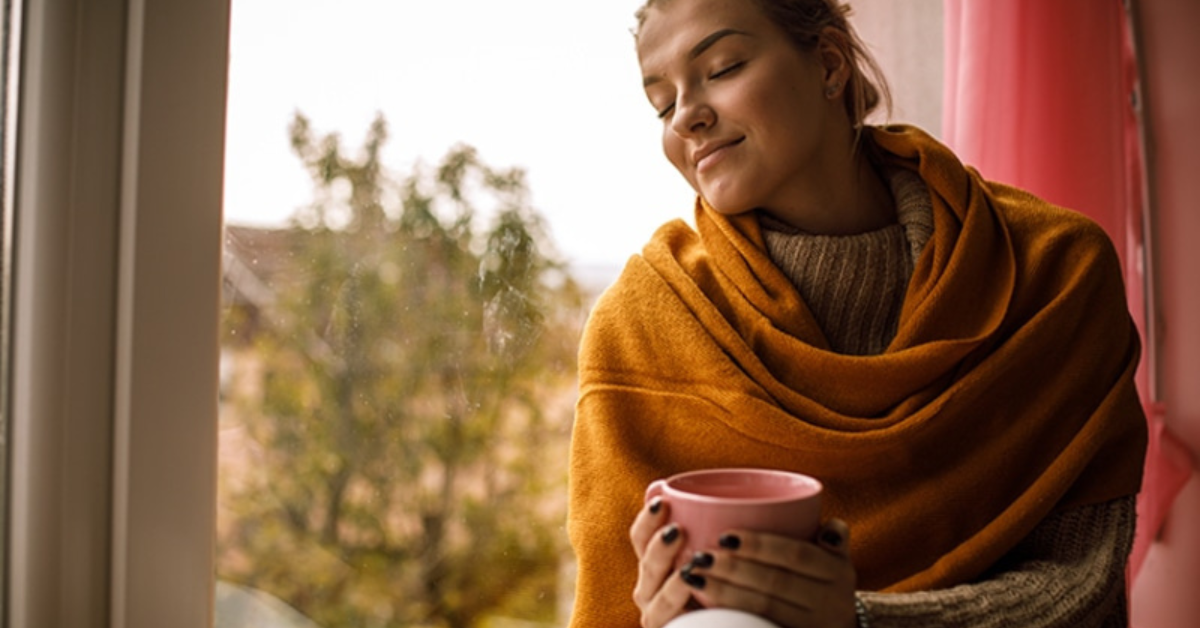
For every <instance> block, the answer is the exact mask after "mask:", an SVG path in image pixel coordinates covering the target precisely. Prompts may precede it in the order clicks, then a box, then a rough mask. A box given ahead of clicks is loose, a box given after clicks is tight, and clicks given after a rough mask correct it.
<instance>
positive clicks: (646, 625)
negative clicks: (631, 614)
mask: <svg viewBox="0 0 1200 628" xmlns="http://www.w3.org/2000/svg"><path fill="white" fill-rule="evenodd" d="M691 599H692V589H691V588H690V587H689V586H688V585H687V583H686V582H684V580H683V579H682V578H681V577H680V575H679V572H678V571H673V572H672V577H670V578H667V581H666V582H664V583H663V586H662V587H661V588H660V589H659V590H658V592H657V593H655V595H654V597H653V598H651V600H650V602H649V603H648V604H646V605H645V606H643V607H642V627H643V628H661V627H662V626H664V625H665V624H666V623H667V622H669V621H671V620H672V619H675V618H676V617H678V616H680V615H682V614H683V613H684V612H685V611H686V610H687V605H688V602H689V601H690V600H691Z"/></svg>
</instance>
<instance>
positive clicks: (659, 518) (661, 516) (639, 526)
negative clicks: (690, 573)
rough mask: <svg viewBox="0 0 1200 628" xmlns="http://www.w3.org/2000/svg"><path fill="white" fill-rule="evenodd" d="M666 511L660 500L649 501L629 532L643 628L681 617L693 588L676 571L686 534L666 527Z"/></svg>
mask: <svg viewBox="0 0 1200 628" xmlns="http://www.w3.org/2000/svg"><path fill="white" fill-rule="evenodd" d="M667 508H668V506H667V504H666V502H664V501H663V500H662V499H661V498H657V497H656V498H654V499H652V500H650V502H649V503H648V504H647V505H646V507H644V508H642V511H641V512H640V513H638V516H637V519H635V520H634V522H633V526H632V527H631V528H630V529H629V538H630V540H631V541H632V542H633V550H634V551H635V552H636V553H637V557H638V580H637V586H636V587H634V589H633V601H634V602H635V603H636V604H637V605H638V608H639V609H641V611H642V628H661V626H663V625H664V624H666V623H667V622H669V621H671V620H672V619H674V618H676V617H678V616H679V615H682V614H683V613H684V611H686V610H687V605H688V601H689V600H690V599H691V596H692V589H691V588H690V587H689V586H688V584H687V583H686V582H684V581H683V579H682V578H680V577H679V574H678V572H677V571H676V570H675V558H676V556H678V554H679V552H680V549H681V548H682V547H683V545H684V543H683V535H684V532H683V530H682V529H681V528H679V527H678V526H676V525H674V524H669V525H668V524H667Z"/></svg>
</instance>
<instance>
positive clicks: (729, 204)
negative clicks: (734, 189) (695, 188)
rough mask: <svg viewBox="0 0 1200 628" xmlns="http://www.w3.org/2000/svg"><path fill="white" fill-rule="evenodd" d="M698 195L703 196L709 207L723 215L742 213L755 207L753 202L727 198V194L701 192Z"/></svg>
mask: <svg viewBox="0 0 1200 628" xmlns="http://www.w3.org/2000/svg"><path fill="white" fill-rule="evenodd" d="M700 196H702V197H704V202H706V203H708V206H709V207H711V208H713V209H714V210H716V212H717V213H718V214H722V215H724V216H736V215H738V214H744V213H746V212H748V211H750V210H752V209H754V207H755V206H754V204H753V203H748V202H746V201H745V200H744V199H736V198H729V197H728V195H719V194H718V195H709V194H705V193H703V192H701V193H700Z"/></svg>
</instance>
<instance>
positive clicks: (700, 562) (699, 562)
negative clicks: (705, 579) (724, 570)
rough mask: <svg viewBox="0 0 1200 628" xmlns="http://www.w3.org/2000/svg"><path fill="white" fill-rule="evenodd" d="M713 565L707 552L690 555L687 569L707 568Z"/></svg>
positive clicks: (710, 555)
mask: <svg viewBox="0 0 1200 628" xmlns="http://www.w3.org/2000/svg"><path fill="white" fill-rule="evenodd" d="M712 565H713V555H712V554H709V553H708V552H696V553H695V554H693V555H692V562H690V563H688V567H700V568H707V567H712Z"/></svg>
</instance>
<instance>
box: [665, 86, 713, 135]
mask: <svg viewBox="0 0 1200 628" xmlns="http://www.w3.org/2000/svg"><path fill="white" fill-rule="evenodd" d="M716 121H717V114H716V112H715V111H713V108H712V107H711V106H710V105H709V104H708V102H706V101H705V100H704V99H703V98H701V97H698V95H685V94H680V95H679V97H677V98H676V99H675V115H674V116H672V117H671V130H672V131H674V132H675V134H676V135H679V136H680V137H691V136H693V135H695V134H697V133H699V132H701V131H703V130H704V129H708V128H712V125H713V124H714V123H715V122H716Z"/></svg>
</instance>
